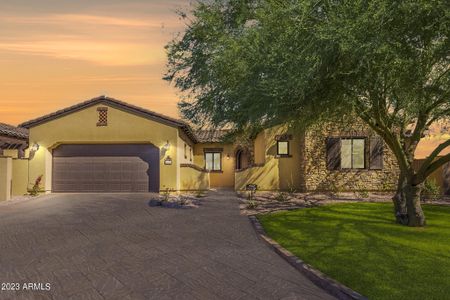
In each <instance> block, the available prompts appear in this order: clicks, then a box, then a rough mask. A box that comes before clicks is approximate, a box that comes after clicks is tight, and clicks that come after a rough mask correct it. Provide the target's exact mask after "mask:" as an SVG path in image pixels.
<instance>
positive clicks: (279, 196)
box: [275, 192, 289, 202]
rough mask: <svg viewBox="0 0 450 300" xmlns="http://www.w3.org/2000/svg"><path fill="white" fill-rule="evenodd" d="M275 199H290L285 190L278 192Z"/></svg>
mask: <svg viewBox="0 0 450 300" xmlns="http://www.w3.org/2000/svg"><path fill="white" fill-rule="evenodd" d="M275 200H277V201H278V202H287V201H289V196H288V194H287V193H285V192H278V193H277V194H276V195H275Z"/></svg>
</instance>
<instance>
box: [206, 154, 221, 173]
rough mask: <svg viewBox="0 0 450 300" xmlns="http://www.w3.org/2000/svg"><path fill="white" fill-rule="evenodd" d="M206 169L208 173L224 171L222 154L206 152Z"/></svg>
mask: <svg viewBox="0 0 450 300" xmlns="http://www.w3.org/2000/svg"><path fill="white" fill-rule="evenodd" d="M205 169H206V170H208V171H222V153H221V152H205Z"/></svg>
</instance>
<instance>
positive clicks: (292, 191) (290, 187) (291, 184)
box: [288, 174, 297, 197]
mask: <svg viewBox="0 0 450 300" xmlns="http://www.w3.org/2000/svg"><path fill="white" fill-rule="evenodd" d="M288 193H289V195H290V196H291V197H293V196H294V194H295V193H297V189H296V188H295V184H294V178H293V177H292V174H291V179H290V180H289V182H288Z"/></svg>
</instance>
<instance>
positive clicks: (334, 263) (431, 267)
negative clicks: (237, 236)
mask: <svg viewBox="0 0 450 300" xmlns="http://www.w3.org/2000/svg"><path fill="white" fill-rule="evenodd" d="M424 210H425V216H426V217H427V226H426V227H425V228H411V227H406V226H400V225H397V224H395V223H394V221H393V213H392V211H393V208H392V204H389V203H351V204H333V205H326V206H320V207H315V208H306V209H299V210H295V211H289V212H278V213H273V214H267V215H261V216H259V220H260V222H261V223H262V225H263V227H264V229H265V230H266V232H267V234H268V235H269V236H270V237H272V238H273V239H274V240H276V241H277V242H278V243H279V244H281V245H282V246H283V247H285V248H286V249H288V250H290V251H291V252H292V253H294V254H295V255H297V256H298V257H299V258H300V259H302V260H303V261H305V262H306V263H308V264H310V265H312V266H314V267H315V268H316V269H318V270H320V271H322V272H323V273H325V274H327V275H328V276H330V277H332V278H334V279H336V280H337V281H339V282H341V283H343V284H345V285H346V286H348V287H350V288H352V289H353V290H355V291H357V292H359V293H361V294H363V295H364V296H366V297H368V298H369V299H420V300H423V299H449V297H450V207H446V206H434V205H424Z"/></svg>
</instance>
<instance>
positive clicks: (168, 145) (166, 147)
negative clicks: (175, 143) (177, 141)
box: [163, 141, 170, 151]
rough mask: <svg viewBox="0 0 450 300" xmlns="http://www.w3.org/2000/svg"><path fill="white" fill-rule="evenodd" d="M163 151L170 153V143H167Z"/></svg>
mask: <svg viewBox="0 0 450 300" xmlns="http://www.w3.org/2000/svg"><path fill="white" fill-rule="evenodd" d="M163 149H164V150H166V151H169V149H170V143H169V141H167V143H166V144H165V145H164V146H163Z"/></svg>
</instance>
